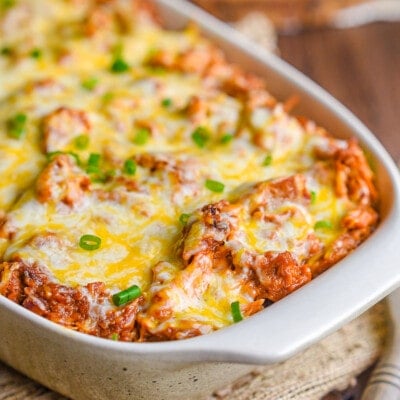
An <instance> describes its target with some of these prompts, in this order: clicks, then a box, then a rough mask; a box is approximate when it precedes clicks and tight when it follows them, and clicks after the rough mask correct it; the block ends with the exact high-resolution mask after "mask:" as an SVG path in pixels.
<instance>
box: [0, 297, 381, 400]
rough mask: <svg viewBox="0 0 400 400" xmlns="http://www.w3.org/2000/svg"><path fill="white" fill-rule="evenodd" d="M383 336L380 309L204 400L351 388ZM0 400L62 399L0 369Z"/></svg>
mask: <svg viewBox="0 0 400 400" xmlns="http://www.w3.org/2000/svg"><path fill="white" fill-rule="evenodd" d="M386 332H387V312H386V305H385V303H380V304H378V305H376V306H375V307H374V308H372V309H370V310H369V311H367V312H366V313H365V314H363V315H362V316H360V317H359V318H357V319H356V320H354V321H353V322H351V323H350V324H348V325H347V326H345V327H344V328H342V329H340V330H339V331H337V332H336V333H334V334H332V335H331V336H329V337H327V338H326V339H324V340H322V341H321V342H320V343H318V344H316V345H314V346H313V347H311V348H309V349H308V350H306V351H305V352H303V353H302V354H299V355H297V356H296V357H294V358H292V359H291V360H289V361H286V362H284V363H282V364H278V365H274V366H266V367H261V368H257V369H255V371H254V373H253V374H251V375H248V376H246V377H244V378H243V379H241V380H240V381H238V382H236V383H235V384H234V385H233V386H232V387H228V388H224V389H221V390H220V391H219V392H218V393H216V394H214V395H213V396H211V397H210V399H209V400H211V399H213V400H216V399H225V400H289V399H290V400H320V399H321V397H322V396H324V395H325V394H327V393H329V392H330V391H331V390H333V389H338V390H342V389H345V388H346V387H348V386H349V385H351V384H352V382H353V381H354V378H355V377H356V376H357V375H358V374H359V373H360V372H362V371H363V370H365V369H366V368H367V367H369V366H370V365H372V364H373V363H374V362H375V361H376V360H377V359H378V357H379V355H380V354H381V352H382V348H383V345H384V340H385V336H386ZM0 400H65V398H64V397H62V396H60V395H58V394H56V393H54V392H51V391H49V390H47V389H46V388H44V387H42V386H40V385H39V384H36V383H34V382H32V381H31V380H29V379H28V378H25V377H23V376H22V375H20V374H18V373H17V372H15V371H13V370H11V369H10V368H8V367H6V366H5V365H4V364H1V363H0ZM116 400H118V399H116ZM149 400H152V399H149ZM188 400H189V399H188Z"/></svg>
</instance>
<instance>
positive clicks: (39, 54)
mask: <svg viewBox="0 0 400 400" xmlns="http://www.w3.org/2000/svg"><path fill="white" fill-rule="evenodd" d="M30 56H31V57H32V58H36V59H38V58H40V57H42V51H41V50H40V49H33V50H32V51H31V53H30Z"/></svg>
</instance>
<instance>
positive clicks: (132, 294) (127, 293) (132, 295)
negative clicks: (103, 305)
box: [112, 285, 142, 307]
mask: <svg viewBox="0 0 400 400" xmlns="http://www.w3.org/2000/svg"><path fill="white" fill-rule="evenodd" d="M141 294H142V291H141V290H140V287H139V286H136V285H133V286H131V287H130V288H128V289H125V290H123V291H122V292H119V293H116V294H114V295H113V297H112V300H113V303H114V304H115V305H116V306H117V307H119V306H122V305H124V304H126V303H129V302H130V301H132V300H135V299H137V298H138V297H139V296H140V295H141Z"/></svg>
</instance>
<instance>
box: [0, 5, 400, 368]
mask: <svg viewBox="0 0 400 400" xmlns="http://www.w3.org/2000/svg"><path fill="white" fill-rule="evenodd" d="M154 2H155V4H156V5H157V6H159V7H161V8H162V9H163V10H164V11H166V12H169V13H175V14H176V15H178V16H180V17H181V18H183V19H188V20H194V21H195V22H196V24H197V25H198V26H199V27H200V29H201V30H202V31H203V32H205V33H206V36H207V35H208V36H210V35H211V36H213V37H216V38H218V39H219V40H221V41H224V42H226V43H227V44H228V45H230V46H234V47H236V48H237V49H238V51H239V52H240V53H242V54H245V55H246V56H248V57H250V58H252V59H253V60H255V62H259V63H261V64H263V65H265V67H266V68H267V69H269V70H272V71H274V73H276V74H278V75H280V76H281V78H282V79H283V80H286V81H287V82H288V83H289V85H292V86H293V87H294V88H297V89H299V90H301V91H303V92H305V93H307V95H308V96H309V97H310V99H311V100H315V101H317V102H319V104H320V105H321V106H322V107H323V108H324V109H326V110H327V112H329V113H331V114H332V116H334V117H335V118H337V121H338V122H340V123H342V124H344V125H345V126H347V127H348V130H350V131H352V133H353V134H354V135H355V136H356V137H357V138H359V139H361V140H362V143H363V145H364V147H366V148H367V149H368V151H370V152H371V153H372V154H373V155H374V159H375V160H376V161H378V163H379V168H380V169H381V171H382V172H381V174H386V175H387V177H386V180H387V181H388V183H390V185H391V188H390V189H389V190H388V192H389V194H386V195H387V196H389V195H390V194H392V196H393V199H392V204H391V207H389V208H390V209H389V210H388V212H387V215H386V216H385V218H384V220H383V221H382V222H381V223H380V225H379V226H378V228H377V230H376V231H375V232H374V234H373V235H372V236H371V237H369V238H368V239H367V240H366V242H365V243H363V244H362V245H361V246H360V247H359V248H357V249H356V250H355V251H354V252H353V253H351V254H349V255H348V256H347V257H346V258H345V259H344V260H342V261H340V262H339V263H337V264H335V266H334V267H333V268H331V269H330V270H328V271H326V272H324V274H322V275H321V276H319V277H318V278H316V279H314V280H313V281H311V282H309V283H308V284H307V285H305V286H304V287H302V288H301V289H299V290H297V291H296V292H294V293H292V294H291V295H289V296H287V297H286V298H284V299H282V300H280V301H279V302H278V303H275V304H273V305H271V306H269V307H268V308H267V309H265V310H263V311H261V312H259V313H257V314H255V315H253V316H252V317H251V318H249V319H246V320H244V321H242V322H240V323H238V324H235V325H232V326H229V327H226V328H223V329H221V330H218V331H216V332H213V333H210V334H207V335H203V336H198V337H195V338H191V339H185V340H176V341H169V342H152V343H146V342H145V343H134V342H115V341H112V340H109V339H103V338H99V337H95V336H90V335H87V334H83V333H80V332H76V331H72V330H70V329H68V328H64V327H63V326H60V325H58V324H56V323H54V322H51V321H49V320H47V319H45V318H43V317H40V316H38V315H36V314H34V313H33V312H31V311H29V310H27V309H25V308H23V307H21V306H20V305H17V304H15V303H13V302H12V301H11V300H9V299H7V298H5V297H3V296H0V307H5V308H6V309H8V310H9V311H11V312H13V313H14V314H15V315H16V316H18V317H21V318H23V319H25V320H28V321H29V322H31V323H33V324H34V325H36V326H37V327H40V328H41V329H44V330H46V331H48V332H52V333H53V334H56V335H58V336H61V337H63V338H65V339H66V340H71V341H74V342H75V343H80V344H82V345H85V346H91V347H93V348H94V349H96V350H99V351H112V352H114V353H116V354H118V353H119V354H124V355H126V354H129V355H132V356H135V355H136V356H140V357H145V358H146V359H149V360H159V361H160V360H161V361H173V360H179V361H183V362H194V361H207V362H211V361H217V362H236V363H246V364H266V363H275V362H278V361H282V360H285V359H287V358H289V357H291V356H292V355H294V354H295V353H297V352H299V351H300V350H302V349H304V348H306V347H307V346H308V345H310V344H312V343H313V342H315V341H317V340H319V339H321V338H322V337H324V336H326V335H328V334H329V333H331V332H333V331H334V330H335V329H337V328H338V327H339V326H341V325H343V324H345V323H346V322H348V321H350V320H351V319H353V318H355V317H356V316H357V315H359V314H360V313H362V312H363V311H365V310H366V309H367V308H368V307H369V306H371V305H372V304H374V303H376V302H377V301H378V300H380V299H381V298H383V297H384V296H385V295H387V294H388V293H389V292H390V291H392V290H394V289H395V288H396V287H397V286H398V285H399V284H400V270H399V271H396V268H395V263H394V261H395V255H396V249H397V248H398V247H400V236H399V237H398V238H397V240H396V235H392V236H393V240H392V241H391V243H388V240H387V237H388V236H389V235H390V233H396V230H398V229H399V228H400V219H399V217H398V216H399V215H400V175H399V173H398V170H397V168H396V166H395V164H394V162H393V161H392V159H391V157H390V156H389V154H388V153H387V151H386V150H385V149H384V148H383V146H382V145H381V144H380V142H379V141H378V139H377V138H376V137H375V136H374V135H373V134H372V133H371V132H370V131H369V130H368V129H367V128H366V127H365V126H364V125H363V124H362V123H361V122H360V121H359V120H358V119H357V118H356V117H355V116H354V115H353V114H352V113H351V112H350V111H348V110H347V109H346V108H345V107H344V106H343V105H341V104H340V103H339V102H338V101H337V100H335V99H334V98H333V97H332V96H331V95H329V94H328V93H327V92H326V91H325V90H324V89H322V88H321V87H319V86H318V85H317V84H316V83H314V82H313V81H311V80H310V79H309V78H307V77H306V76H304V75H303V74H302V73H300V72H299V71H297V70H295V69H294V68H293V67H292V66H290V65H289V64H287V63H286V62H285V61H283V60H281V59H279V58H278V57H277V56H275V55H273V54H269V53H266V52H265V50H264V49H262V48H261V47H259V46H258V45H256V44H254V43H252V42H251V41H250V40H248V39H247V38H245V37H244V36H242V35H241V34H240V33H239V32H237V31H235V30H234V29H232V28H230V27H229V26H227V25H225V24H224V23H222V22H221V21H219V20H217V19H216V18H214V17H212V16H211V15H209V14H208V13H206V12H205V11H203V10H201V9H200V8H198V7H196V6H194V5H192V4H189V3H188V2H186V1H184V0H174V2H171V1H169V0H154ZM390 191H391V192H392V193H390ZM382 245H384V246H385V247H381V246H382ZM371 247H376V248H384V249H385V251H384V252H383V254H380V257H381V258H380V260H379V265H380V266H382V265H383V267H382V269H381V270H380V274H379V276H376V274H375V275H374V274H373V273H372V272H373V271H372V272H371V271H369V272H368V271H367V270H366V269H365V267H364V270H363V272H365V274H364V275H361V276H357V275H356V274H354V272H355V270H356V267H357V266H358V265H359V264H363V263H367V262H369V261H370V259H371V255H370V254H369V253H370V248H371ZM381 253H382V252H381ZM391 264H393V265H391ZM360 268H361V267H360ZM359 275H360V274H359ZM354 277H358V278H360V279H359V285H356V286H351V290H348V292H347V293H345V294H343V293H342V297H341V298H340V299H337V298H336V299H335V289H337V287H338V286H339V287H346V286H347V287H348V284H349V282H352V281H351V280H350V281H349V280H348V279H349V278H353V279H354ZM332 283H333V284H332ZM348 289H350V288H348ZM310 292H311V294H310ZM360 297H361V299H360ZM315 299H318V303H316V302H315ZM334 299H335V302H334ZM293 304H295V305H296V307H295V308H293ZM335 307H336V309H335ZM294 309H295V310H296V314H297V315H302V321H301V322H300V323H299V321H293V320H291V319H290V317H293V310H294ZM305 321H306V322H305ZM284 328H286V329H284ZM263 332H264V333H266V334H265V335H263V334H262V333H263ZM257 333H258V334H257Z"/></svg>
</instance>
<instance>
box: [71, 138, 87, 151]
mask: <svg viewBox="0 0 400 400" xmlns="http://www.w3.org/2000/svg"><path fill="white" fill-rule="evenodd" d="M74 142H75V147H76V148H78V149H79V150H85V149H87V148H88V146H89V142H90V139H89V136H88V135H79V136H77V137H76V138H75V140H74Z"/></svg>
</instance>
